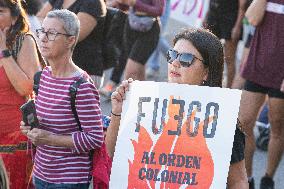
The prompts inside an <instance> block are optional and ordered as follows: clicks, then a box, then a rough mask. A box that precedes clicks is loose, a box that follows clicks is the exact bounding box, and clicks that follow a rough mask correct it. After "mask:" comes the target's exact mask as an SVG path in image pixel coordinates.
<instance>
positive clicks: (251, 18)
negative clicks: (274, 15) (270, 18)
mask: <svg viewBox="0 0 284 189" xmlns="http://www.w3.org/2000/svg"><path fill="white" fill-rule="evenodd" d="M266 4H267V0H253V2H252V3H251V5H250V6H249V8H248V10H247V11H246V13H245V16H246V17H247V19H248V22H249V23H250V24H251V25H253V26H257V25H259V24H260V23H261V21H262V18H263V16H264V14H265V9H266Z"/></svg>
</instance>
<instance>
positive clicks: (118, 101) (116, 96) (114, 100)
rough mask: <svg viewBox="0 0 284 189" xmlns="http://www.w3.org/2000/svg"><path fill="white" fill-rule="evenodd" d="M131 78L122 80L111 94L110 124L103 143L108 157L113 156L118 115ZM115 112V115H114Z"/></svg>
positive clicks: (118, 124)
mask: <svg viewBox="0 0 284 189" xmlns="http://www.w3.org/2000/svg"><path fill="white" fill-rule="evenodd" d="M132 81H133V80H132V79H131V78H130V79H128V80H125V81H123V82H122V84H121V85H120V86H119V87H118V88H117V89H116V90H115V92H113V93H112V95H111V106H112V110H111V111H112V113H113V114H112V115H111V121H110V125H109V127H108V129H107V133H106V138H105V143H106V148H107V152H108V154H109V156H110V158H113V155H114V151H115V145H116V141H117V135H118V130H119V126H120V118H121V117H120V115H121V112H122V104H123V100H124V99H125V92H126V91H128V89H129V83H131V82H132ZM114 114H115V115H114Z"/></svg>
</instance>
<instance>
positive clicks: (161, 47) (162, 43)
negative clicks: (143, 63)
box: [148, 0, 171, 70]
mask: <svg viewBox="0 0 284 189" xmlns="http://www.w3.org/2000/svg"><path fill="white" fill-rule="evenodd" d="M170 12H171V1H170V0H166V5H165V11H164V13H163V15H162V16H161V34H162V32H163V31H164V30H165V27H166V25H167V22H168V19H169V17H170ZM161 34H160V39H159V43H158V45H157V47H156V49H155V51H154V52H153V53H152V55H151V56H150V58H149V59H148V64H149V67H150V68H152V69H153V70H159V68H160V65H159V54H160V53H162V54H163V55H164V56H166V54H167V51H168V50H169V49H170V47H171V46H170V45H169V43H168V41H167V40H166V39H165V38H164V37H163V36H162V35H161Z"/></svg>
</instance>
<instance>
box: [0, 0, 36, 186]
mask: <svg viewBox="0 0 284 189" xmlns="http://www.w3.org/2000/svg"><path fill="white" fill-rule="evenodd" d="M21 5H22V4H21V1H20V0H0V155H1V156H2V158H3V161H4V164H5V167H6V169H7V173H8V176H9V180H10V182H9V183H10V188H11V189H15V188H27V182H28V179H29V174H28V173H29V171H30V170H29V169H31V156H30V155H29V154H28V153H27V151H26V150H27V145H26V141H27V138H26V137H25V136H24V135H22V134H21V132H20V129H19V122H20V121H21V119H22V115H21V112H20V106H21V105H22V104H23V103H25V101H26V98H27V97H28V96H29V95H30V94H31V93H32V86H33V75H34V74H35V72H37V71H38V70H40V61H39V58H40V57H39V54H38V52H37V47H36V42H35V39H34V38H33V36H32V35H31V34H30V33H29V27H28V22H27V16H26V14H25V12H24V10H23V9H22V6H21Z"/></svg>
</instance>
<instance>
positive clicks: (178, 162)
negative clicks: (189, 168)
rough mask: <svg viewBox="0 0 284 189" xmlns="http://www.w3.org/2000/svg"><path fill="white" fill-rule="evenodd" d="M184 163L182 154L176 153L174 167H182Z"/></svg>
mask: <svg viewBox="0 0 284 189" xmlns="http://www.w3.org/2000/svg"><path fill="white" fill-rule="evenodd" d="M184 163H185V157H184V156H183V155H177V164H176V167H183V166H184Z"/></svg>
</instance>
